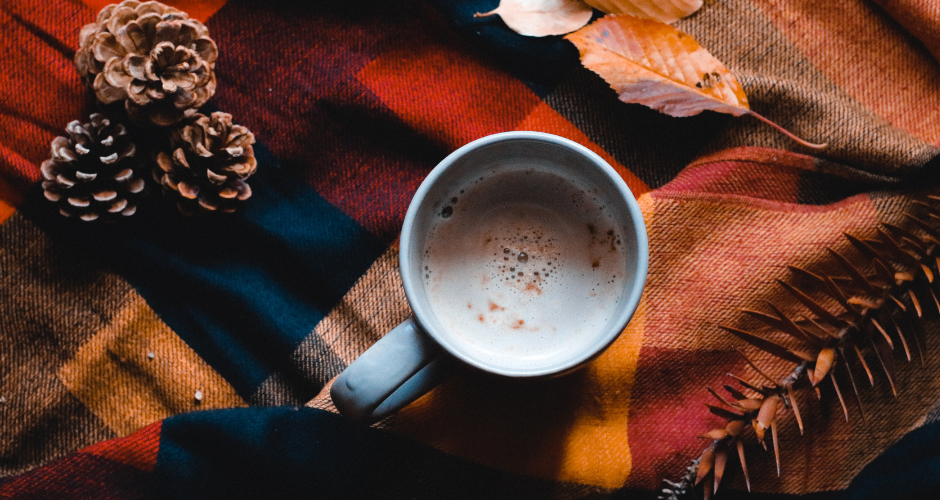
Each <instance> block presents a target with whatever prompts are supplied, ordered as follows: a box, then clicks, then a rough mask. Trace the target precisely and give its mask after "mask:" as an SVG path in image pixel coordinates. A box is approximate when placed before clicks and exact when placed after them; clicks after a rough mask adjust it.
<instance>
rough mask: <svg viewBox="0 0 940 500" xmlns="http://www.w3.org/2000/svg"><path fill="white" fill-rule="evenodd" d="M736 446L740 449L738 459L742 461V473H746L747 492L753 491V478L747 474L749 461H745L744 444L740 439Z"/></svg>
mask: <svg viewBox="0 0 940 500" xmlns="http://www.w3.org/2000/svg"><path fill="white" fill-rule="evenodd" d="M735 444H736V445H737V447H738V459H739V460H741V471H742V472H744V483H745V484H747V491H751V476H750V474H748V473H747V461H746V460H744V443H743V442H741V440H740V439H738V440H737V441H736V442H735Z"/></svg>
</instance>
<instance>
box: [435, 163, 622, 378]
mask: <svg viewBox="0 0 940 500" xmlns="http://www.w3.org/2000/svg"><path fill="white" fill-rule="evenodd" d="M611 206H612V202H611V200H610V199H609V196H608V195H607V193H606V192H604V191H602V190H600V189H598V187H597V186H591V185H588V184H587V183H585V182H583V181H581V179H579V178H577V177H574V178H572V177H571V176H570V173H567V174H566V173H565V172H562V171H559V169H557V168H554V167H553V166H552V165H551V164H534V163H528V162H520V163H517V164H511V165H503V164H501V165H499V166H494V167H493V168H492V169H491V170H487V171H485V172H483V173H482V175H479V176H477V177H475V178H473V179H470V180H468V182H466V184H464V185H457V186H454V187H453V189H452V190H451V192H450V193H448V194H447V195H445V196H444V197H443V199H442V200H441V201H440V202H439V203H438V204H436V206H435V207H434V212H435V213H436V220H434V222H433V223H432V224H431V226H430V227H429V228H428V233H427V236H426V238H425V241H424V252H423V256H422V261H423V270H424V287H425V288H426V294H427V297H428V304H429V305H430V310H431V312H432V314H433V316H434V318H435V320H436V321H437V322H438V323H439V324H440V326H441V327H442V329H443V330H444V331H446V332H448V334H449V335H452V336H453V337H454V340H455V341H459V342H461V343H463V344H465V347H466V352H467V354H468V355H469V356H473V357H474V358H476V359H478V360H480V362H481V363H485V364H487V365H490V366H500V367H502V368H503V369H504V370H519V369H522V370H529V369H533V368H539V367H545V366H550V365H556V364H564V362H565V361H566V360H568V359H569V358H571V357H572V356H574V355H577V354H579V353H582V352H584V346H586V345H590V344H593V343H594V342H596V340H597V337H598V335H600V334H601V333H602V332H603V331H604V329H605V326H606V325H607V323H608V322H609V321H610V317H609V315H608V312H609V311H611V310H613V309H615V308H616V304H617V302H618V301H619V300H620V299H621V296H622V295H623V294H624V291H625V287H624V284H625V282H626V279H627V275H628V274H630V270H629V269H628V258H627V252H628V251H629V248H630V247H629V246H628V247H625V246H624V244H623V240H624V230H623V225H624V221H622V220H617V215H616V213H614V212H613V211H611V210H610V207H611Z"/></svg>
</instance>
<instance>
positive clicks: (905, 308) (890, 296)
mask: <svg viewBox="0 0 940 500" xmlns="http://www.w3.org/2000/svg"><path fill="white" fill-rule="evenodd" d="M888 298H889V299H891V301H892V302H894V304H895V305H897V306H898V309H900V310H901V311H904V312H906V311H907V306H906V305H904V302H901V301H900V300H898V299H897V298H896V297H895V296H894V295H891V294H888Z"/></svg>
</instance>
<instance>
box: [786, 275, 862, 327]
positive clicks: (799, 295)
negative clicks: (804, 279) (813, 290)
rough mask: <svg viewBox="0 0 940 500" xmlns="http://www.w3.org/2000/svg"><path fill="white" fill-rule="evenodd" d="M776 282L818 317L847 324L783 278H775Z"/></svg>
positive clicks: (839, 324)
mask: <svg viewBox="0 0 940 500" xmlns="http://www.w3.org/2000/svg"><path fill="white" fill-rule="evenodd" d="M777 283H779V284H780V286H782V287H783V288H784V289H786V290H787V291H788V292H790V295H793V296H794V297H795V298H796V300H798V301H800V303H801V304H803V305H804V306H806V307H807V309H809V310H810V311H813V313H814V314H816V316H819V319H821V320H822V321H825V322H826V323H829V324H830V325H832V326H834V327H836V328H841V327H843V326H846V325H847V322H846V321H845V320H843V319H840V318H838V317H837V316H836V315H834V314H832V313H831V312H829V310H827V309H826V308H825V307H823V306H821V305H820V304H819V303H817V302H816V301H815V300H813V299H812V298H811V297H810V296H809V295H807V294H806V293H804V292H803V291H802V290H798V289H797V288H796V287H794V286H793V285H791V284H789V283H787V282H786V281H783V280H779V279H778V280H777Z"/></svg>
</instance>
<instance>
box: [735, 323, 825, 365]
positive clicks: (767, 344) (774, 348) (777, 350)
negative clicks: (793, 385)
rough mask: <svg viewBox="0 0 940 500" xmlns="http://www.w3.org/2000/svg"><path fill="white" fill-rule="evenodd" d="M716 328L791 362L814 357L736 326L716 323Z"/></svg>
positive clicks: (810, 359) (813, 358)
mask: <svg viewBox="0 0 940 500" xmlns="http://www.w3.org/2000/svg"><path fill="white" fill-rule="evenodd" d="M718 328H721V329H722V330H724V331H726V332H728V333H731V334H732V335H734V336H736V337H738V338H739V339H741V340H743V341H745V342H748V343H750V344H752V345H754V346H755V347H757V348H759V349H761V350H764V351H767V352H768V353H770V354H773V355H774V356H777V357H778V358H780V359H783V360H786V361H790V362H791V363H802V362H803V361H813V360H815V359H816V358H815V357H813V356H809V359H807V358H806V356H800V355H799V354H797V353H796V352H794V351H790V350H789V349H787V348H786V347H783V346H782V345H780V344H776V343H774V342H771V341H769V340H765V339H762V338H760V337H758V336H756V335H754V334H752V333H748V332H745V331H744V330H738V329H737V328H731V327H727V326H722V325H718ZM803 354H805V353H803Z"/></svg>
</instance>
